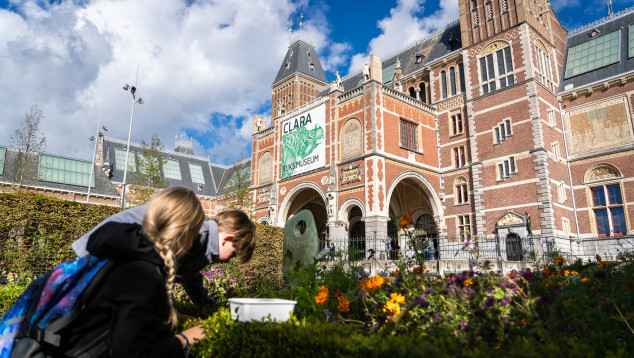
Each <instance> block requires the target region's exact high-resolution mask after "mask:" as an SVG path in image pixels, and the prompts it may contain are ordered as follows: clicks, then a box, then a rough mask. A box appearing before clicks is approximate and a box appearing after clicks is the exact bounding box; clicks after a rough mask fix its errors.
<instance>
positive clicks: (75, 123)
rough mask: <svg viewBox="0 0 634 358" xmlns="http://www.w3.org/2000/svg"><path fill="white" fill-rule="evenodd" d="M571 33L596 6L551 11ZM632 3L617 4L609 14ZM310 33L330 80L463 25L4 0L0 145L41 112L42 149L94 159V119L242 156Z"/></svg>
mask: <svg viewBox="0 0 634 358" xmlns="http://www.w3.org/2000/svg"><path fill="white" fill-rule="evenodd" d="M552 6H553V8H554V9H555V12H556V13H557V15H558V17H559V19H560V20H561V21H562V23H563V24H564V26H566V27H567V28H568V29H569V30H572V29H575V28H577V27H579V26H582V25H584V24H587V23H590V22H592V21H594V20H597V19H600V18H602V17H604V16H606V15H607V7H606V5H605V1H604V0H590V1H583V2H582V1H581V0H555V1H553V2H552ZM630 6H634V0H613V8H614V11H615V12H618V11H620V10H623V9H626V8H628V7H630ZM300 14H303V16H304V17H303V19H302V20H303V21H302V22H303V24H302V32H303V33H305V34H309V35H313V36H314V39H315V43H316V46H317V51H318V54H319V57H320V60H321V63H322V66H323V67H324V69H325V71H326V76H327V78H328V79H329V80H332V79H334V76H333V73H334V72H335V71H339V73H340V74H342V75H346V74H348V73H350V72H356V71H358V70H360V68H361V65H362V64H363V63H364V62H365V61H367V58H368V56H369V54H370V53H374V54H376V55H378V56H386V55H389V54H391V53H393V52H394V51H396V50H398V49H400V48H401V47H403V46H405V45H406V44H408V43H410V42H412V41H415V40H417V39H419V38H421V37H424V36H426V35H428V34H430V33H432V32H434V31H435V30H437V29H438V28H440V27H443V26H444V25H446V24H447V23H449V22H450V21H452V20H455V19H457V18H458V6H457V0H426V1H425V0H398V1H397V0H365V1H323V0H322V1H317V0H297V1H292V0H215V1H213V2H212V1H209V0H82V1H68V0H57V1H33V0H0V99H1V101H2V105H1V106H0V145H8V144H9V142H10V137H11V134H12V132H13V131H14V130H15V129H16V128H17V127H18V124H19V122H20V121H21V120H22V118H23V117H24V113H25V112H26V111H27V110H28V109H29V108H30V107H31V105H32V104H37V105H38V106H39V107H40V108H41V109H42V111H43V112H44V114H45V118H44V121H43V123H42V127H43V130H44V132H45V134H46V136H47V143H48V146H47V149H46V151H47V152H49V153H52V154H57V155H63V156H68V157H72V158H79V159H86V160H88V159H89V158H90V155H91V153H92V143H91V142H90V141H88V137H90V136H92V135H94V134H95V129H96V125H97V118H98V115H99V111H100V110H101V112H102V119H101V121H102V124H104V125H106V126H107V127H108V129H109V132H108V133H107V134H108V135H109V136H112V137H116V138H119V139H126V138H127V132H128V125H129V120H130V105H131V96H130V94H129V93H128V92H124V91H123V90H122V89H121V86H122V85H123V84H125V83H130V84H132V83H133V82H134V81H135V76H136V70H137V66H138V68H139V79H138V86H137V87H138V91H137V98H138V97H142V98H143V101H144V102H145V103H144V104H143V105H137V106H136V107H135V114H134V123H133V129H132V140H133V141H135V142H140V141H141V139H145V140H146V141H147V140H148V139H149V138H150V137H151V136H152V133H157V134H158V135H159V137H160V138H161V140H162V142H163V143H164V145H165V147H166V148H168V149H171V148H173V145H174V140H175V135H176V132H177V131H179V132H180V133H186V134H187V135H189V136H191V137H192V139H193V142H194V149H195V152H196V154H197V155H199V156H204V157H207V156H209V157H210V158H211V160H212V161H213V162H215V163H221V164H226V165H230V164H231V163H233V162H234V161H236V160H238V159H240V158H241V157H243V158H244V157H248V156H249V154H250V148H251V116H252V115H253V114H259V115H264V116H265V118H267V119H269V120H270V105H271V104H270V101H271V84H272V81H273V79H274V77H275V75H276V74H277V71H278V69H279V67H280V65H281V61H282V59H283V57H284V54H285V53H286V49H287V47H288V40H289V32H288V29H289V25H290V21H291V20H292V21H293V31H294V32H297V31H299V21H300Z"/></svg>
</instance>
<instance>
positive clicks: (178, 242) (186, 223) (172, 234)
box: [142, 187, 205, 328]
mask: <svg viewBox="0 0 634 358" xmlns="http://www.w3.org/2000/svg"><path fill="white" fill-rule="evenodd" d="M204 220H205V214H204V212H203V209H202V206H201V205H200V201H198V198H196V194H194V192H193V191H191V190H189V189H187V188H184V187H173V188H169V189H166V190H164V191H162V192H161V193H159V194H158V195H157V196H156V197H155V198H154V199H152V201H151V202H150V204H149V205H148V207H147V209H146V210H145V215H144V217H143V229H142V232H143V234H144V235H145V237H146V238H147V239H148V240H149V241H150V242H151V243H152V244H153V245H154V249H155V250H156V252H157V253H158V254H159V255H160V256H161V258H162V259H163V263H164V265H165V267H166V269H167V278H166V280H165V288H166V293H167V301H168V303H169V310H170V312H169V317H168V319H167V323H168V324H169V325H170V326H171V327H172V328H174V327H175V326H176V324H177V318H176V308H174V297H173V296H174V280H175V277H176V268H175V266H176V259H177V258H179V257H180V256H182V255H184V254H185V252H186V251H187V250H189V248H190V247H191V246H192V241H193V240H194V238H195V237H196V235H198V231H199V230H200V227H201V226H202V224H203V221H204Z"/></svg>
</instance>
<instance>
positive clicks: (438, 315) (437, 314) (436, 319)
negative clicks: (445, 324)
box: [434, 313, 440, 323]
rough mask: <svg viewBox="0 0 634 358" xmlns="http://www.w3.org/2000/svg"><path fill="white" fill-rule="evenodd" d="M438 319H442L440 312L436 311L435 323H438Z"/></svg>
mask: <svg viewBox="0 0 634 358" xmlns="http://www.w3.org/2000/svg"><path fill="white" fill-rule="evenodd" d="M438 321H440V313H436V314H435V315H434V323H436V322H438Z"/></svg>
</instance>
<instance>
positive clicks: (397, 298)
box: [390, 293, 405, 304]
mask: <svg viewBox="0 0 634 358" xmlns="http://www.w3.org/2000/svg"><path fill="white" fill-rule="evenodd" d="M390 298H391V299H392V301H394V302H395V303H399V304H403V303H405V296H403V295H401V294H399V293H392V294H390Z"/></svg>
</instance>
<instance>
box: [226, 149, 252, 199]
mask: <svg viewBox="0 0 634 358" xmlns="http://www.w3.org/2000/svg"><path fill="white" fill-rule="evenodd" d="M250 164H251V163H250V162H249V161H248V160H240V161H237V162H235V163H233V166H232V167H231V169H230V170H229V175H228V176H227V181H226V184H225V186H224V193H225V200H226V206H227V208H228V209H240V210H244V211H246V212H249V206H250V204H251V168H250Z"/></svg>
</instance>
